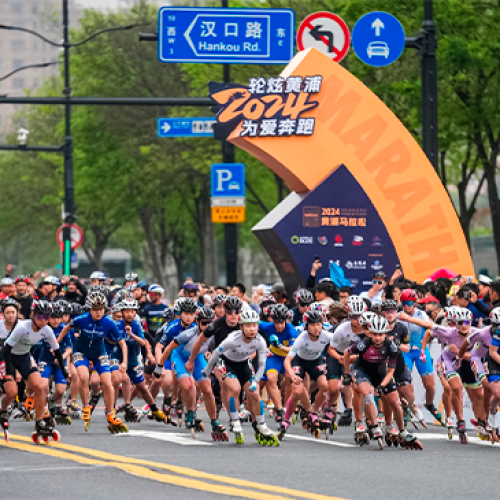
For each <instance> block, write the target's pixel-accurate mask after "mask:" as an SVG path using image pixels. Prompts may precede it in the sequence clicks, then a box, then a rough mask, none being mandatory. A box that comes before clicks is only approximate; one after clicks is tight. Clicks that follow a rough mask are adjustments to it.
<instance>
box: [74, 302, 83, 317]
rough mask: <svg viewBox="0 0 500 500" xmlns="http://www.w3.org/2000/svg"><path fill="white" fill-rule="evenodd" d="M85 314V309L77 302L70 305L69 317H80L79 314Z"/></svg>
mask: <svg viewBox="0 0 500 500" xmlns="http://www.w3.org/2000/svg"><path fill="white" fill-rule="evenodd" d="M84 312H85V307H83V306H82V305H81V304H79V303H78V302H72V303H71V313H70V314H71V315H72V316H80V314H83V313H84Z"/></svg>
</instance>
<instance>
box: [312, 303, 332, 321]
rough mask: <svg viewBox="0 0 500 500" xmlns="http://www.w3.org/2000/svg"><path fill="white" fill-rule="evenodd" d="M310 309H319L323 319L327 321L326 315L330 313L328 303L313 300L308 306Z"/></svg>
mask: <svg viewBox="0 0 500 500" xmlns="http://www.w3.org/2000/svg"><path fill="white" fill-rule="evenodd" d="M307 310H308V311H317V312H319V313H320V314H321V316H322V318H323V321H326V316H327V314H328V307H326V304H321V303H320V302H313V303H312V304H311V305H310V306H309V307H308V308H307Z"/></svg>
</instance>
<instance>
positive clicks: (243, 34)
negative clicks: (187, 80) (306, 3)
mask: <svg viewBox="0 0 500 500" xmlns="http://www.w3.org/2000/svg"><path fill="white" fill-rule="evenodd" d="M158 23H159V27H158V58H159V59H160V61H162V62H177V63H178V62H191V63H231V64H238V63H241V64H287V63H288V62H289V61H290V59H292V57H293V55H294V40H295V34H294V29H295V13H294V12H293V10H290V9H217V8H198V7H162V8H161V9H160V12H159V15H158Z"/></svg>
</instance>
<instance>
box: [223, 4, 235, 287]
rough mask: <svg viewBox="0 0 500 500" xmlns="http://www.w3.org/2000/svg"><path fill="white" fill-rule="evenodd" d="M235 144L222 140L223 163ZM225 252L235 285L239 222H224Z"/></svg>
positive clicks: (228, 280) (228, 278) (230, 156)
mask: <svg viewBox="0 0 500 500" xmlns="http://www.w3.org/2000/svg"><path fill="white" fill-rule="evenodd" d="M228 3H229V2H228V0H222V7H223V8H225V9H227V8H228V7H229V5H228ZM223 71H224V83H229V82H230V81H231V65H230V64H224V66H223ZM234 158H235V156H234V145H233V144H231V143H230V142H228V141H223V142H222V163H234ZM224 254H225V257H226V285H227V286H233V285H234V284H235V283H236V281H237V276H238V224H224Z"/></svg>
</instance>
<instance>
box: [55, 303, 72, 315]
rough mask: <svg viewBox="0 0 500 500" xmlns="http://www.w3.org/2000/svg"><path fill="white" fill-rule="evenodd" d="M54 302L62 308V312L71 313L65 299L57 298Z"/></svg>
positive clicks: (70, 308)
mask: <svg viewBox="0 0 500 500" xmlns="http://www.w3.org/2000/svg"><path fill="white" fill-rule="evenodd" d="M56 304H59V305H60V306H61V307H62V308H63V311H64V312H63V314H71V311H72V307H71V304H70V303H69V302H68V301H67V300H58V301H57V302H56Z"/></svg>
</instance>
